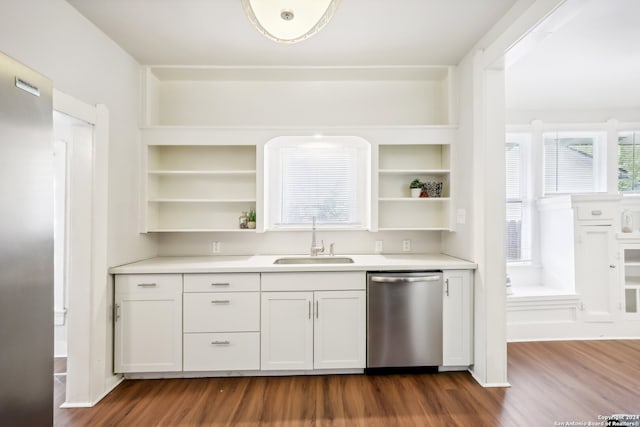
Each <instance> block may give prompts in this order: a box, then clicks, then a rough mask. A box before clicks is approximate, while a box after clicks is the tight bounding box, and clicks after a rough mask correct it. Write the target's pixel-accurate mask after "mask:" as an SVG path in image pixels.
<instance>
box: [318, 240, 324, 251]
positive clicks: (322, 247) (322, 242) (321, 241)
mask: <svg viewBox="0 0 640 427" xmlns="http://www.w3.org/2000/svg"><path fill="white" fill-rule="evenodd" d="M318 252H319V253H323V252H324V240H320V247H319V248H318Z"/></svg>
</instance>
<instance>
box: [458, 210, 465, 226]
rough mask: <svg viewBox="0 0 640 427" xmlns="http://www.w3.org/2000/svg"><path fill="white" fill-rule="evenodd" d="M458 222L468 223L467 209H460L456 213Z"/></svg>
mask: <svg viewBox="0 0 640 427" xmlns="http://www.w3.org/2000/svg"><path fill="white" fill-rule="evenodd" d="M456 222H457V223H458V224H465V223H466V222H467V211H466V210H465V209H458V210H457V211H456Z"/></svg>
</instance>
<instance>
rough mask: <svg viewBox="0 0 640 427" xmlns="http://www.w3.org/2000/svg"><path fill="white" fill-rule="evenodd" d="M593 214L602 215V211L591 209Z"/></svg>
mask: <svg viewBox="0 0 640 427" xmlns="http://www.w3.org/2000/svg"><path fill="white" fill-rule="evenodd" d="M591 215H593V216H600V215H602V211H600V210H597V211H591Z"/></svg>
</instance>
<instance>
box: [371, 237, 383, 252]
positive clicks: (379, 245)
mask: <svg viewBox="0 0 640 427" xmlns="http://www.w3.org/2000/svg"><path fill="white" fill-rule="evenodd" d="M373 251H374V252H375V253H377V254H381V253H382V240H376V245H375V247H374V249H373Z"/></svg>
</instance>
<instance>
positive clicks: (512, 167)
mask: <svg viewBox="0 0 640 427" xmlns="http://www.w3.org/2000/svg"><path fill="white" fill-rule="evenodd" d="M505 159H506V178H507V200H510V199H521V198H522V159H521V149H520V144H515V143H507V145H506V151H505Z"/></svg>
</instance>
